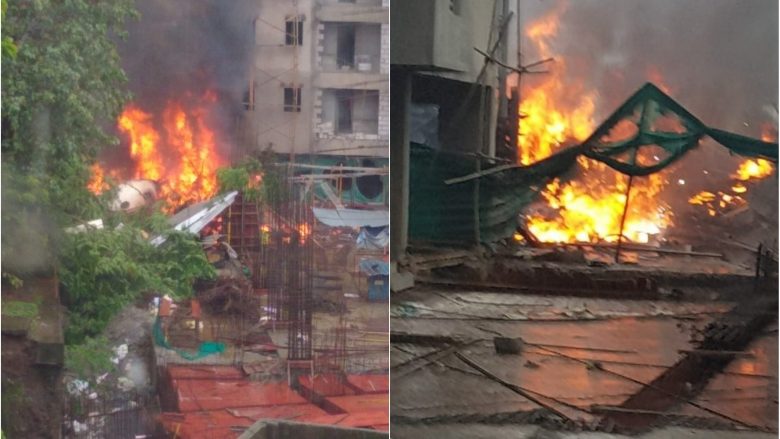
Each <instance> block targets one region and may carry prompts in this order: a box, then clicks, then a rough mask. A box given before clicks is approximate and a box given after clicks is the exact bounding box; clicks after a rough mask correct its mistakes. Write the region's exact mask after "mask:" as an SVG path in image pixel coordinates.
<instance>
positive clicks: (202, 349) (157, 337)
mask: <svg viewBox="0 0 780 439" xmlns="http://www.w3.org/2000/svg"><path fill="white" fill-rule="evenodd" d="M152 337H153V338H154V342H155V344H157V346H162V347H164V348H165V349H170V350H172V351H174V352H176V353H177V354H179V356H181V357H182V358H184V359H185V360H188V361H195V360H199V359H201V358H203V357H208V356H209V355H214V354H221V353H223V352H225V344H224V343H219V342H215V341H204V342H202V343H201V344H200V346H198V350H197V351H196V352H194V353H192V352H187V351H184V350H181V349H177V348H175V347H173V346H171V344H170V343H168V340H167V339H166V338H165V334H163V330H162V322H161V321H160V317H159V316H158V317H157V318H156V319H155V320H154V326H152Z"/></svg>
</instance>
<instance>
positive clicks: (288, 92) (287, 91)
mask: <svg viewBox="0 0 780 439" xmlns="http://www.w3.org/2000/svg"><path fill="white" fill-rule="evenodd" d="M284 111H287V112H297V113H300V111H301V88H300V87H297V88H292V87H285V88H284Z"/></svg>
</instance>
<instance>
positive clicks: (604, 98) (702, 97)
mask: <svg viewBox="0 0 780 439" xmlns="http://www.w3.org/2000/svg"><path fill="white" fill-rule="evenodd" d="M557 4H558V2H556V1H551V0H537V1H524V2H521V8H522V9H521V11H520V18H521V20H522V21H523V22H524V23H529V22H530V21H532V20H533V19H535V18H537V17H539V16H540V15H541V14H543V13H544V12H546V11H548V10H550V9H551V8H553V7H555V5H557ZM522 44H523V45H522V47H521V50H523V49H529V48H530V45H529V44H528V41H527V40H524V41H523V43H522ZM553 47H554V48H555V50H556V51H557V52H558V53H560V54H561V55H563V57H564V58H565V59H566V60H567V65H568V66H569V69H568V75H569V76H570V77H576V78H580V79H585V81H586V83H587V85H589V86H590V87H591V88H592V89H595V90H597V91H598V93H599V99H600V100H599V105H598V110H597V111H598V113H599V114H598V117H599V118H600V120H603V118H605V117H606V116H607V115H608V114H609V113H610V112H611V111H612V110H614V108H615V107H616V106H617V105H619V104H620V103H621V102H622V101H623V100H625V99H626V98H627V97H628V96H629V95H630V94H631V93H633V92H634V91H635V90H636V89H637V88H639V87H640V86H641V85H642V84H643V83H644V82H646V81H647V80H648V79H649V78H648V71H649V69H651V68H653V67H655V68H656V69H657V70H658V71H659V72H660V73H661V75H662V77H663V78H664V80H665V81H666V83H667V84H668V85H669V86H670V87H671V89H672V97H673V98H675V99H677V100H678V102H680V103H682V104H683V105H684V106H685V107H686V108H688V110H690V111H691V112H692V113H693V114H695V115H696V116H698V117H699V118H700V119H702V120H703V121H704V122H705V123H707V124H709V125H711V126H716V127H719V128H722V129H727V130H734V131H740V132H742V133H744V134H747V135H753V136H758V135H759V134H760V132H759V131H758V125H759V123H760V122H762V121H768V120H771V119H770V116H769V115H768V114H767V112H766V111H765V110H764V109H763V107H765V106H766V105H773V106H775V107H776V106H777V95H778V2H777V0H751V1H739V0H652V1H645V0H571V1H568V2H567V7H566V11H565V12H564V14H563V15H562V17H561V23H560V30H559V34H558V38H557V39H556V41H555V43H554V44H553ZM524 55H525V57H526V61H531V60H533V59H532V58H533V57H534V56H535V54H533V53H527V54H526V53H524ZM600 120H598V121H600ZM743 122H747V123H748V124H749V125H750V127H745V126H744V123H743Z"/></svg>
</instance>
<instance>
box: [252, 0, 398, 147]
mask: <svg viewBox="0 0 780 439" xmlns="http://www.w3.org/2000/svg"><path fill="white" fill-rule="evenodd" d="M257 11H258V14H257V17H256V18H255V20H254V29H255V50H254V64H253V66H252V69H251V70H252V71H251V72H250V81H249V85H248V87H247V91H246V93H245V103H244V105H245V109H246V121H247V123H246V124H245V125H244V126H245V130H248V131H249V132H248V133H246V134H245V137H244V138H245V139H247V142H248V143H249V147H250V148H253V149H255V150H264V149H267V148H272V149H273V151H275V152H280V153H295V154H333V155H358V156H373V157H387V156H388V142H389V138H390V129H389V128H390V127H389V111H390V104H389V102H390V98H389V84H388V75H389V70H390V59H389V58H390V41H389V38H390V31H389V0H351V1H350V0H275V1H268V0H260V1H258V8H257Z"/></svg>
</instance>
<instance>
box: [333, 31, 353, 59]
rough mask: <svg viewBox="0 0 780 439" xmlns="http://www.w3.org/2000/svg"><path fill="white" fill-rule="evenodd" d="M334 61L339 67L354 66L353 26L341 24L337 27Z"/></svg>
mask: <svg viewBox="0 0 780 439" xmlns="http://www.w3.org/2000/svg"><path fill="white" fill-rule="evenodd" d="M337 41H338V46H337V48H336V61H337V62H338V66H339V67H343V66H349V67H354V65H355V25H353V24H342V25H340V26H339V27H338V34H337Z"/></svg>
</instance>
